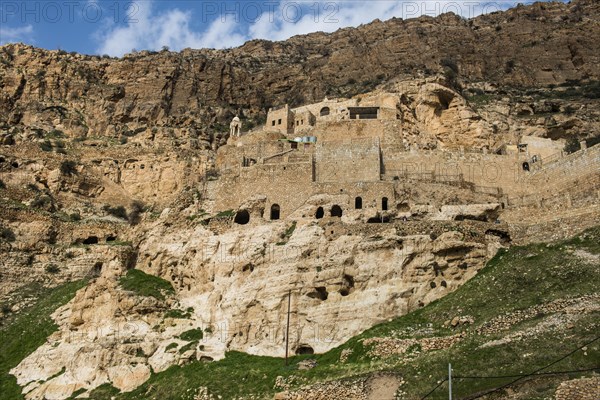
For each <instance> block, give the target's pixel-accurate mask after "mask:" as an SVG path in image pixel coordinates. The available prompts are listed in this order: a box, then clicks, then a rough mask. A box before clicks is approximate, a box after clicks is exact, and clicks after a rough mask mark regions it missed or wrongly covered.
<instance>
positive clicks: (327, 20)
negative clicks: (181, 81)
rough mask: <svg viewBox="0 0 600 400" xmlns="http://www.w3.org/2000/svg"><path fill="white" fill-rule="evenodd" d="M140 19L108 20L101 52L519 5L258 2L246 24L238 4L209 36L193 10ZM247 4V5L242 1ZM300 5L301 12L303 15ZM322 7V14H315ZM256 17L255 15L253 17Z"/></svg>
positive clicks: (218, 43)
mask: <svg viewBox="0 0 600 400" xmlns="http://www.w3.org/2000/svg"><path fill="white" fill-rule="evenodd" d="M137 4H138V5H139V10H138V12H137V13H136V15H135V18H136V21H130V22H129V23H128V24H127V25H125V26H115V25H114V23H113V22H112V21H105V24H104V26H103V28H101V29H100V31H99V33H98V34H97V35H96V39H97V40H98V41H99V42H100V43H101V45H100V47H99V48H98V52H99V53H102V54H110V55H117V56H120V55H123V54H124V53H127V52H129V51H131V50H132V49H134V48H135V49H138V50H142V49H148V50H159V49H160V48H161V47H163V46H168V47H169V48H170V49H172V50H181V49H183V48H186V47H191V48H203V47H209V48H226V47H233V46H239V45H241V44H243V43H244V42H245V41H247V40H250V39H268V40H285V39H287V38H289V37H291V36H294V35H299V34H306V33H310V32H315V31H324V32H333V31H335V30H337V29H339V28H343V27H349V26H354V27H355V26H358V25H361V24H365V23H369V22H371V21H372V20H374V19H377V18H378V19H381V20H387V19H389V18H391V17H394V16H395V17H400V18H405V19H407V18H414V17H418V16H420V15H423V14H425V15H431V16H435V15H439V14H441V13H444V12H454V13H457V14H460V15H462V16H464V17H474V16H476V15H479V14H482V13H489V12H493V11H498V10H500V9H506V8H509V7H511V6H514V5H516V2H514V1H505V0H501V1H496V2H489V1H485V2H476V1H471V0H463V1H447V0H443V1H430V0H420V1H405V0H372V1H368V2H358V1H341V2H333V1H319V2H316V3H313V2H301V1H300V2H298V1H291V0H284V1H281V2H280V3H279V4H278V5H277V6H276V7H275V8H273V7H271V8H269V7H268V6H267V5H266V4H267V3H260V2H258V3H253V4H254V5H258V7H259V8H262V14H261V16H260V18H254V19H253V20H249V21H244V20H243V16H244V15H246V14H245V13H244V8H243V7H244V6H243V5H242V6H238V7H241V8H238V9H237V15H236V14H235V13H233V14H232V13H230V12H229V13H227V12H225V11H224V10H223V9H221V10H220V11H221V12H222V14H221V15H220V16H217V17H216V18H215V19H214V20H213V21H212V22H210V23H209V24H208V26H207V28H206V30H205V31H204V32H197V31H194V30H193V28H192V27H191V25H190V22H191V21H192V18H199V17H200V15H198V13H196V14H195V15H193V13H192V11H191V10H180V9H177V8H175V9H171V10H166V11H159V10H155V9H154V4H153V2H152V1H144V2H138V3H137ZM238 4H244V3H238ZM299 5H302V6H303V7H302V9H301V10H302V11H301V12H300V13H298V10H299ZM317 5H318V7H317ZM317 9H318V11H316V10H317ZM253 16H254V15H253Z"/></svg>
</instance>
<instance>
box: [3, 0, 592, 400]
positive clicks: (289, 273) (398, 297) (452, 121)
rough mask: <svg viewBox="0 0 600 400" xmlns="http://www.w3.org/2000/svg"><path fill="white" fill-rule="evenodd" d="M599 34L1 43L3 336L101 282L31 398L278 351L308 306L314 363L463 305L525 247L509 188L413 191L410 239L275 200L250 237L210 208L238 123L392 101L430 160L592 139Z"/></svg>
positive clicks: (401, 27) (386, 31) (302, 328)
mask: <svg viewBox="0 0 600 400" xmlns="http://www.w3.org/2000/svg"><path fill="white" fill-rule="evenodd" d="M599 20H600V6H599V4H598V3H597V2H595V1H584V0H579V1H574V2H572V3H569V4H564V3H539V4H533V5H531V6H526V7H525V6H519V7H516V8H514V9H511V10H509V11H507V12H504V13H494V14H491V15H486V16H481V17H478V18H475V19H472V20H464V19H461V18H459V17H456V16H454V15H442V16H440V17H437V18H429V17H421V18H418V19H414V20H407V21H403V20H399V19H391V20H389V21H385V22H381V21H374V22H373V23H371V24H368V25H365V26H361V27H359V28H356V29H342V30H339V31H338V32H335V33H333V34H323V33H315V34H310V35H306V36H299V37H294V38H291V39H290V40H288V41H285V42H277V43H273V42H266V41H253V42H249V43H246V44H245V45H244V46H241V47H239V48H236V49H231V50H184V51H182V52H181V53H170V52H167V51H163V52H160V53H150V52H140V53H135V54H129V55H127V56H125V57H124V58H122V59H111V58H107V57H96V56H85V55H78V54H65V53H63V52H59V51H46V50H41V49H36V48H33V47H31V46H25V45H21V44H15V45H6V46H3V47H1V48H0V88H1V92H0V207H2V213H1V215H0V276H1V279H2V280H1V284H0V300H1V301H2V318H3V321H10V320H11V318H12V316H13V315H14V314H17V315H18V313H19V312H20V310H22V309H26V308H27V307H28V305H29V304H30V303H31V302H33V301H34V298H35V295H32V296H29V295H28V296H25V295H23V294H24V293H29V292H28V290H29V288H31V287H33V286H32V285H34V284H40V285H42V286H45V287H54V286H56V285H58V284H60V283H63V282H68V281H74V280H80V279H89V280H90V282H89V284H88V285H87V286H86V287H85V288H84V289H81V290H80V291H79V292H78V293H77V294H76V296H75V298H74V299H73V300H72V301H71V302H69V303H68V304H67V305H65V306H64V307H62V308H60V309H59V310H58V311H57V312H56V313H55V314H54V315H53V318H54V320H55V321H56V323H57V325H58V331H57V332H56V333H54V334H53V335H52V336H51V337H50V338H49V339H48V343H46V344H44V345H42V346H41V347H39V348H38V349H37V350H36V351H34V352H33V353H32V354H30V355H29V356H28V357H27V358H25V359H24V360H19V361H20V364H19V365H18V366H17V365H12V366H11V368H13V369H12V374H13V375H14V376H16V377H17V380H18V383H19V385H21V386H23V387H24V392H25V393H26V397H27V398H33V399H37V398H56V399H62V398H66V397H68V396H70V395H71V394H72V393H74V392H77V391H79V392H80V391H82V390H89V389H93V388H96V387H98V386H101V385H103V384H105V383H110V384H111V385H113V386H115V387H117V388H118V389H120V390H124V391H129V390H133V389H135V387H137V386H138V385H140V384H142V383H143V382H144V381H146V380H147V379H148V378H149V377H150V376H151V374H152V371H154V372H159V371H164V370H166V369H167V368H168V367H169V366H172V365H176V364H186V363H188V362H191V361H192V360H196V359H199V360H203V361H211V360H215V359H220V358H222V357H223V356H224V354H225V352H226V351H231V350H240V351H244V352H248V353H252V354H256V355H272V356H281V355H282V354H283V352H284V330H283V326H284V321H285V318H286V317H287V301H288V296H289V295H290V293H291V311H292V313H291V322H292V329H293V336H290V340H291V342H290V345H291V347H290V348H291V351H292V352H297V353H299V354H302V353H310V352H324V351H327V350H329V349H331V348H333V347H335V346H337V345H339V344H342V343H344V342H345V341H346V340H348V339H349V338H350V337H352V336H354V335H356V334H358V333H360V332H361V331H363V330H364V329H366V328H368V327H370V326H372V325H373V324H375V323H378V322H382V321H385V320H387V319H390V318H393V317H396V316H398V315H401V314H405V313H407V312H409V311H412V310H415V309H418V308H420V307H422V306H424V305H426V304H428V303H430V302H431V301H433V300H436V299H438V298H440V297H442V296H445V295H446V294H448V293H450V292H452V291H454V290H455V289H457V288H458V287H459V286H461V285H462V284H463V283H464V282H466V281H467V280H469V279H470V278H472V277H473V276H474V275H475V274H476V273H477V271H478V270H479V269H480V268H482V267H483V265H484V264H485V263H486V261H487V260H488V259H489V258H490V257H492V256H493V255H494V254H495V253H496V251H497V250H498V249H499V248H500V247H505V246H508V245H509V244H510V241H511V237H510V234H509V229H508V227H507V226H506V225H505V224H498V223H496V218H497V217H498V215H499V213H501V212H502V211H501V210H502V208H503V205H501V204H500V202H499V201H500V200H499V198H498V196H497V194H494V193H488V192H477V191H476V190H475V189H474V188H473V187H469V186H464V185H463V186H456V185H455V186H452V185H450V184H441V183H435V182H434V183H431V182H430V183H427V184H416V183H410V182H407V183H403V184H404V186H405V187H404V189H405V193H404V194H399V196H400V195H406V196H410V198H411V199H412V200H414V201H413V202H414V203H416V204H417V205H418V207H414V208H413V209H412V210H411V212H410V213H408V214H407V215H409V216H411V217H412V216H415V220H414V221H411V222H407V223H405V224H402V225H401V226H400V225H399V224H383V223H376V222H378V221H377V220H378V219H379V218H380V219H381V222H383V219H384V216H383V215H380V214H374V213H371V214H369V212H371V211H372V210H371V211H368V210H353V211H352V212H345V214H344V216H343V218H337V217H331V218H330V217H328V216H326V217H325V218H322V219H319V220H315V218H313V212H312V209H313V208H315V207H316V205H317V202H318V204H323V205H327V207H329V208H331V206H333V205H334V204H335V203H336V196H333V195H322V196H321V197H319V198H318V199H316V198H312V199H310V201H308V202H307V204H305V206H304V208H302V207H301V208H300V209H298V210H295V211H294V213H293V215H291V216H290V217H288V218H285V219H283V220H280V221H270V220H268V219H267V217H266V216H265V213H264V210H265V208H266V207H267V204H266V203H265V199H264V198H261V197H260V196H258V197H253V198H251V199H248V202H247V203H246V204H245V205H244V206H245V208H246V209H247V210H250V211H251V212H252V213H253V218H252V222H251V223H250V224H248V225H237V224H234V223H233V215H234V213H235V211H234V210H226V211H223V209H222V208H219V205H218V204H214V203H215V202H214V198H215V197H214V193H212V192H211V188H213V189H214V186H211V182H212V181H213V180H214V179H218V176H217V175H218V174H216V172H215V169H214V166H215V158H216V150H217V149H218V148H221V147H222V146H223V145H225V144H226V143H227V140H228V139H229V137H228V130H227V125H226V124H228V123H229V121H230V120H231V117H232V116H233V115H234V114H239V115H240V116H241V117H242V122H243V124H244V130H246V129H250V128H253V127H255V126H257V125H260V124H262V123H264V118H265V115H266V112H267V110H268V108H269V107H271V106H276V105H280V104H282V103H285V102H288V103H291V104H292V105H301V104H304V103H308V102H311V101H320V100H322V99H323V97H325V96H330V97H334V96H347V97H350V96H354V95H356V96H358V97H359V98H360V97H361V96H367V95H369V94H377V93H382V92H391V93H393V95H394V96H396V97H398V99H399V102H398V106H397V110H396V111H397V115H398V119H399V120H401V123H402V130H403V132H402V134H403V135H404V137H405V138H406V140H407V141H408V142H410V144H415V143H416V144H418V146H419V148H421V149H425V150H427V151H429V150H434V149H437V150H440V149H446V148H451V149H457V148H459V147H462V148H463V149H464V148H466V149H467V151H468V150H481V148H485V149H486V151H495V150H496V149H497V148H499V147H500V146H501V145H503V144H506V143H509V142H516V141H517V139H520V138H523V137H543V138H551V139H554V140H556V141H558V142H557V143H559V145H558V146H559V147H562V146H563V145H564V144H565V142H566V141H567V140H569V139H574V138H576V139H584V138H592V139H593V138H595V137H597V136H598V134H599V133H600V127H599V123H598V121H599V119H600V118H599V115H600V107H599V106H598V101H599V100H598V99H599V98H600V86H599V85H598V80H600V72H599V71H600V58H599V56H598V54H600V51H599V50H600V44H599V43H598V41H597V39H596V38H597V36H598V32H600V27H599V26H598V21H599ZM389 135H390V136H394V135H395V136H396V137H395V138H394V139H395V140H398V141H400V136H399V135H400V132H396V131H394V132H391V133H389ZM575 158H576V157H575ZM592 161H593V160H592ZM589 182H592V183H594V182H596V181H595V180H590V181H589ZM590 186H591V184H590ZM585 189H586V192H585V196H587V197H586V198H588V200H589V198H591V197H590V196H591V195H588V189H589V192H590V193H592V192H593V190H592V189H593V188H588V187H587V186H586V187H585ZM336 191H337V189H336ZM310 202H313V203H314V204H311V203H310ZM582 204H588V202H585V203H582ZM399 205H400V206H401V204H399ZM311 207H312V208H311ZM403 211H406V210H403V209H402V207H400V208H398V209H397V210H392V212H391V213H390V214H389V215H386V216H385V217H386V218H389V217H390V215H391V216H392V217H398V218H400V213H402V212H403ZM523 213H526V214H527V215H529V214H530V211H529V209H526V210H524V211H523ZM519 215H520V214H519ZM515 218H517V217H515ZM530 218H533V217H531V216H530ZM518 219H522V218H520V217H519V218H518ZM367 220H370V222H373V223H369V224H367V223H366V222H365V221H367ZM373 220H374V221H373ZM465 220H467V221H465ZM562 225H563V228H564V225H565V224H562ZM566 225H568V224H566ZM576 230H577V229H576ZM566 231H568V230H566ZM131 271H137V272H140V271H143V272H145V273H146V274H143V275H132V276H130V274H131ZM140 274H141V272H140ZM152 278H155V279H157V280H152ZM155 287H163V288H164V290H163V291H158V292H157V291H156V290H153V288H155ZM201 340H202V342H200V341H201ZM21 361H22V362H21ZM3 367H4V366H3Z"/></svg>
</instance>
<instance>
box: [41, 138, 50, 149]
mask: <svg viewBox="0 0 600 400" xmlns="http://www.w3.org/2000/svg"><path fill="white" fill-rule="evenodd" d="M40 148H41V149H42V151H52V144H51V143H50V141H49V140H44V141H43V142H42V143H40Z"/></svg>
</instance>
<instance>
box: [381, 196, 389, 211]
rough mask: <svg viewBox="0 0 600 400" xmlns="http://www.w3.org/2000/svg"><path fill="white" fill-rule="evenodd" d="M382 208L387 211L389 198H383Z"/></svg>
mask: <svg viewBox="0 0 600 400" xmlns="http://www.w3.org/2000/svg"><path fill="white" fill-rule="evenodd" d="M381 209H382V210H383V211H387V209H388V198H387V197H384V198H383V199H381Z"/></svg>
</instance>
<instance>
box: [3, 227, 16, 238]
mask: <svg viewBox="0 0 600 400" xmlns="http://www.w3.org/2000/svg"><path fill="white" fill-rule="evenodd" d="M15 239H16V237H15V234H14V232H13V231H12V230H11V229H10V228H7V227H4V226H3V227H0V241H3V242H14V241H15Z"/></svg>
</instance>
